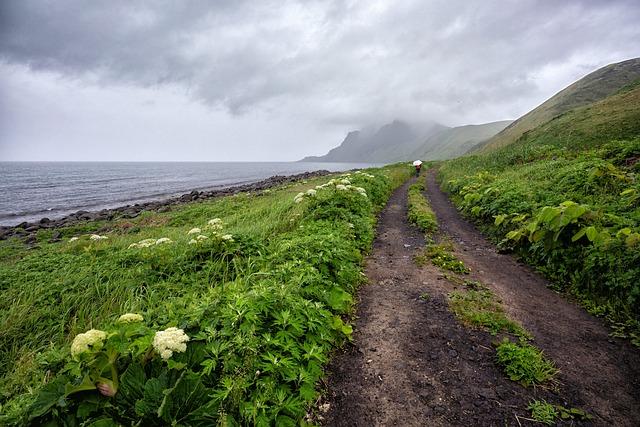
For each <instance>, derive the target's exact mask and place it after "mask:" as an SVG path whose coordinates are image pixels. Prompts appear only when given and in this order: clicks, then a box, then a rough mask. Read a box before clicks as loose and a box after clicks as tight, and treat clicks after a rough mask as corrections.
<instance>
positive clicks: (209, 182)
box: [0, 162, 373, 225]
mask: <svg viewBox="0 0 640 427" xmlns="http://www.w3.org/2000/svg"><path fill="white" fill-rule="evenodd" d="M370 166H373V165H371V164H362V163H292V162H291V163H290V162H278V163H266V162H265V163H209V162H207V163H204V162H203V163H166V162H162V163H156V162H144V163H139V162H135V163H133V162H126V163H125V162H122V163H121V162H108V163H107V162H105V163H100V162H0V225H15V224H19V223H21V222H22V221H35V220H39V219H40V218H42V217H47V218H49V219H54V218H59V217H62V216H64V215H67V214H69V213H72V212H75V211H78V210H80V209H84V210H100V209H104V208H114V207H118V206H122V205H126V204H132V203H139V202H143V201H150V200H158V199H163V198H166V197H168V196H173V195H178V194H183V193H186V192H189V191H191V190H206V189H214V188H221V187H228V186H231V185H235V184H244V183H250V182H255V181H259V180H261V179H265V178H268V177H270V176H273V175H292V174H296V173H301V172H307V171H315V170H319V169H327V170H330V171H343V170H348V169H354V168H363V167H370Z"/></svg>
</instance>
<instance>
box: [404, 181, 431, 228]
mask: <svg viewBox="0 0 640 427" xmlns="http://www.w3.org/2000/svg"><path fill="white" fill-rule="evenodd" d="M424 186H425V183H424V178H423V179H421V180H420V181H419V182H417V183H415V184H412V185H410V186H409V190H408V193H407V204H408V208H409V214H408V215H409V216H408V218H409V221H410V222H412V223H414V224H415V225H417V226H418V227H419V228H420V229H421V230H422V231H424V232H425V233H433V232H435V231H436V230H437V229H438V222H437V220H436V215H435V214H434V213H433V210H431V206H429V203H428V202H427V200H426V199H425V197H424V195H423V194H422V192H423V191H424Z"/></svg>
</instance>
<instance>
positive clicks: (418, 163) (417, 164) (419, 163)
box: [413, 160, 422, 166]
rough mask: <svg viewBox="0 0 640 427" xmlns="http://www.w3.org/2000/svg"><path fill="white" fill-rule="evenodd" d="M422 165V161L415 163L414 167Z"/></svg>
mask: <svg viewBox="0 0 640 427" xmlns="http://www.w3.org/2000/svg"><path fill="white" fill-rule="evenodd" d="M421 164H422V160H416V161H414V162H413V166H420V165H421Z"/></svg>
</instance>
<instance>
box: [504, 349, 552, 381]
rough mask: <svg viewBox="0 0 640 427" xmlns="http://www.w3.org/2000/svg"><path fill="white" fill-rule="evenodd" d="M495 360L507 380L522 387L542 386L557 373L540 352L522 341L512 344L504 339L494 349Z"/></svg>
mask: <svg viewBox="0 0 640 427" xmlns="http://www.w3.org/2000/svg"><path fill="white" fill-rule="evenodd" d="M496 358H497V359H498V364H499V365H501V366H502V367H503V368H504V371H505V373H506V374H507V375H508V376H509V378H510V379H511V380H512V381H518V382H519V383H521V384H522V385H524V386H530V385H534V384H543V383H545V382H548V381H549V380H551V379H552V378H553V377H554V376H555V375H556V374H557V373H558V370H557V369H556V367H555V366H554V364H553V362H550V361H549V360H547V359H546V358H545V357H544V355H543V354H542V351H540V350H539V349H537V348H535V347H534V346H532V345H531V344H529V343H527V342H526V341H524V340H521V341H520V342H519V343H514V342H511V341H510V340H509V339H508V338H505V339H504V340H503V341H502V342H501V343H500V345H498V347H497V348H496Z"/></svg>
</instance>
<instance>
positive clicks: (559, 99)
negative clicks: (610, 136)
mask: <svg viewBox="0 0 640 427" xmlns="http://www.w3.org/2000/svg"><path fill="white" fill-rule="evenodd" d="M638 79H640V58H635V59H629V60H627V61H623V62H618V63H616V64H611V65H607V66H606V67H603V68H600V69H599V70H596V71H594V72H592V73H591V74H588V75H587V76H585V77H583V78H582V79H580V80H578V81H577V82H575V83H573V84H572V85H570V86H568V87H566V88H565V89H563V90H562V91H560V92H558V93H557V94H556V95H555V96H553V97H552V98H550V99H548V100H547V101H545V102H544V103H543V104H541V105H540V106H538V107H537V108H535V109H534V110H532V111H530V112H528V113H527V114H525V115H524V116H522V117H520V118H519V119H518V120H516V121H515V122H513V123H512V124H511V125H509V126H508V127H506V128H505V129H504V130H503V131H502V132H500V133H498V134H497V135H495V136H494V137H493V138H491V139H489V140H488V141H486V142H485V143H481V144H480V145H479V146H477V147H476V148H474V149H473V151H476V150H477V149H480V150H482V151H486V150H492V149H496V148H499V147H503V146H505V145H509V144H512V143H513V142H515V141H517V140H518V139H519V138H520V137H522V136H523V135H524V134H526V133H527V132H529V131H531V130H533V129H534V128H536V127H538V126H540V125H542V124H544V123H547V122H548V121H550V120H551V119H554V118H557V117H559V116H560V115H562V114H563V113H566V112H568V111H571V110H575V109H577V108H579V107H585V106H589V105H591V104H594V103H597V102H598V101H601V100H603V99H605V98H607V97H610V96H611V95H614V94H615V93H616V92H618V91H619V90H620V89H621V88H623V87H624V86H627V85H630V84H633V83H634V82H636V81H637V80H638Z"/></svg>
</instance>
